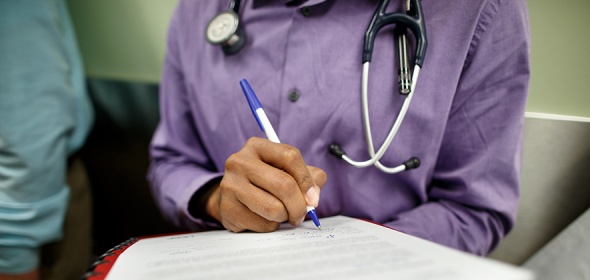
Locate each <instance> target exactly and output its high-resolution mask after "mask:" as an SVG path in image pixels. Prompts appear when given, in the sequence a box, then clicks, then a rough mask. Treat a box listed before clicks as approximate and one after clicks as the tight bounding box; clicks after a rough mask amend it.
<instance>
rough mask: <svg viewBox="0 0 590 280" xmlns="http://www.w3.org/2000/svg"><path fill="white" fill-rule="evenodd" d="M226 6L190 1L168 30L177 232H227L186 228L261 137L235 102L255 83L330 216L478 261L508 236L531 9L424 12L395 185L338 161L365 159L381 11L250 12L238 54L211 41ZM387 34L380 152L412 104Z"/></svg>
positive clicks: (453, 7) (155, 171) (158, 147)
mask: <svg viewBox="0 0 590 280" xmlns="http://www.w3.org/2000/svg"><path fill="white" fill-rule="evenodd" d="M229 2H230V1H229V0H227V1H211V0H202V1H198V0H185V1H183V0H181V1H180V2H179V4H178V8H177V10H176V12H175V13H174V16H173V18H172V20H171V23H170V28H169V33H168V40H167V48H168V49H167V55H166V60H165V64H164V69H163V74H162V80H161V93H160V94H161V96H160V100H161V104H160V110H161V121H160V124H159V126H158V128H157V131H156V132H155V134H154V137H153V140H152V145H151V149H150V153H151V156H152V165H151V167H150V171H149V180H150V181H151V185H152V191H153V194H154V196H155V198H156V200H157V202H158V204H159V206H160V208H161V210H162V212H163V214H164V216H165V217H166V218H167V219H169V220H170V221H172V222H173V223H174V224H176V225H177V226H181V227H185V228H188V229H192V230H203V229H209V228H215V227H217V228H219V225H217V224H212V223H209V222H206V221H203V220H202V219H200V218H199V217H193V216H191V215H190V214H189V212H188V203H189V201H190V199H191V198H193V194H194V193H195V192H196V191H197V190H198V189H199V188H200V187H202V186H203V185H205V184H206V183H207V182H209V181H210V180H212V179H214V178H219V177H220V176H222V175H223V171H224V164H225V160H226V159H227V158H228V156H230V155H231V154H233V153H235V152H237V151H238V150H240V149H241V148H242V146H243V145H244V143H245V142H246V140H247V139H248V138H250V137H252V136H258V137H264V133H263V132H262V131H261V130H260V128H259V127H258V124H257V123H256V121H255V119H254V117H253V116H252V113H251V112H250V108H249V107H248V104H247V102H246V99H245V98H244V96H243V94H242V91H241V89H240V85H239V80H240V79H242V78H247V79H248V81H249V82H250V84H251V85H252V88H253V89H254V91H255V92H256V94H257V95H258V98H259V99H260V101H261V103H262V105H263V106H264V108H265V110H266V114H267V115H268V117H269V119H270V121H271V123H272V124H273V126H274V128H275V130H276V131H277V134H278V135H279V137H280V138H281V141H282V142H283V143H286V144H290V145H293V146H295V147H297V148H299V149H300V150H301V153H302V154H303V158H304V159H305V161H306V163H307V164H308V165H314V166H318V167H320V168H322V169H323V170H325V171H326V173H327V174H328V181H327V183H326V184H325V186H324V188H323V189H322V192H321V199H320V203H319V207H317V213H318V215H319V216H320V217H326V216H332V215H339V214H340V215H346V216H351V217H358V218H364V219H369V220H372V221H375V222H378V223H382V224H385V225H387V226H390V227H393V228H395V229H398V230H399V231H402V232H406V233H408V234H411V235H415V236H418V237H422V238H425V239H428V240H432V241H434V242H438V243H441V244H444V245H447V246H451V247H455V248H458V249H461V250H464V251H468V252H472V253H476V254H480V255H483V254H487V253H488V252H489V251H490V250H491V249H492V248H494V247H495V246H496V245H497V243H498V242H499V241H500V240H501V238H502V237H503V236H504V235H505V234H506V233H507V232H508V231H509V230H510V229H511V228H512V226H513V224H514V220H515V212H516V209H517V204H518V195H519V175H520V161H521V159H520V157H521V148H522V135H523V123H524V107H525V103H526V97H527V92H528V82H529V76H530V72H529V41H530V40H529V37H530V36H529V25H528V14H527V8H526V1H525V0H510V1H508V0H449V1H434V0H424V1H422V6H423V10H424V16H425V21H426V31H427V35H428V39H429V45H428V51H427V53H426V57H425V60H424V65H423V68H422V70H421V72H420V78H419V80H418V83H417V88H416V91H415V95H414V98H413V100H412V104H411V105H410V108H409V110H408V113H407V115H406V117H405V119H404V122H403V124H402V125H401V128H400V130H399V133H398V135H397V136H396V138H395V139H394V141H393V143H392V146H391V147H390V148H389V149H388V151H387V153H386V154H385V156H384V157H383V158H382V159H381V162H382V163H383V164H384V165H386V166H395V165H398V164H400V163H401V162H403V161H404V160H406V159H408V158H410V157H412V156H417V157H419V158H420V159H421V162H422V165H421V166H420V167H419V168H418V169H414V170H411V171H407V172H403V173H399V174H394V175H391V174H385V173H383V172H381V171H379V170H378V169H377V168H375V167H372V166H371V167H368V168H355V167H353V166H350V165H348V164H347V163H346V162H344V161H343V160H341V159H339V158H336V157H335V156H333V155H332V154H330V153H329V150H328V147H329V146H330V144H332V143H338V144H340V145H341V146H342V147H343V148H344V149H345V150H346V152H347V155H349V156H350V157H351V158H352V159H355V160H366V159H368V152H367V148H366V147H367V144H366V140H365V138H364V134H363V126H362V117H361V107H360V94H361V68H362V64H361V58H362V44H363V38H364V37H363V36H364V32H365V31H366V28H367V26H368V23H369V21H370V20H371V17H372V15H373V13H374V11H375V8H376V7H375V1H362V0H358V1H330V0H327V1H321V0H308V1H302V2H303V4H296V5H294V6H293V5H286V4H285V3H286V1H277V0H275V1H272V0H266V1H264V0H252V1H242V7H241V12H240V20H241V24H242V26H243V28H244V29H245V32H246V34H247V40H248V41H247V43H246V46H245V47H244V48H243V49H242V50H241V51H240V52H239V53H237V54H235V55H231V56H228V55H224V53H223V52H222V50H221V47H219V46H214V45H211V44H210V43H208V42H207V40H206V39H205V29H206V26H207V24H208V22H209V21H210V20H211V19H212V18H213V17H214V16H215V15H217V14H218V13H219V12H221V11H225V10H227V8H228V5H229ZM300 2H301V1H300ZM401 2H402V1H395V0H394V1H392V3H391V4H390V10H394V9H398V8H399V7H401ZM390 31H391V28H385V29H383V30H382V31H381V32H380V33H379V35H378V36H377V38H376V41H375V49H374V53H373V60H372V63H371V69H370V70H371V71H370V81H369V109H370V117H371V120H372V123H371V124H372V127H371V128H372V131H373V139H374V141H375V145H376V146H377V147H379V146H380V145H381V143H382V141H383V139H385V136H386V134H387V133H388V131H389V129H390V127H391V125H392V124H393V122H394V120H395V118H396V116H397V114H398V112H399V109H400V107H401V105H402V103H403V99H404V97H403V96H401V95H400V94H398V86H397V62H396V54H395V48H394V47H395V46H394V45H395V42H394V39H393V35H392V32H390ZM409 37H410V38H411V37H412V36H409ZM411 41H412V42H410V44H409V45H410V48H412V49H413V46H414V44H413V40H411Z"/></svg>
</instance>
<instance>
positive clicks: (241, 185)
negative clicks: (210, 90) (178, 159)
mask: <svg viewBox="0 0 590 280" xmlns="http://www.w3.org/2000/svg"><path fill="white" fill-rule="evenodd" d="M245 101H246V100H245V99H244V104H245V103H246V102H245ZM244 106H246V105H244ZM267 120H268V119H267ZM242 121H250V122H254V119H253V118H252V117H249V118H248V119H245V120H242ZM269 124H270V123H269ZM273 131H274V130H273ZM254 133H255V131H253V132H252V134H254ZM275 137H276V134H275ZM273 140H276V141H275V142H273V141H269V140H267V139H263V138H258V137H252V138H250V139H249V140H248V141H247V142H246V143H245V144H244V146H243V147H242V149H240V151H238V152H236V153H234V154H232V155H230V156H229V157H228V158H227V160H226V163H225V171H224V175H223V178H222V180H221V182H219V183H218V184H217V185H214V186H213V187H212V188H211V189H210V191H209V193H207V194H205V196H204V197H206V198H207V200H206V202H205V203H206V209H205V211H206V212H207V214H208V215H209V216H211V217H213V218H215V219H216V220H218V221H219V222H221V223H222V225H223V226H224V227H225V228H226V229H228V230H230V231H234V232H240V231H245V230H251V231H256V232H269V231H274V230H276V229H278V227H279V226H280V224H281V223H283V222H287V221H288V222H289V223H290V224H291V225H294V226H298V225H300V224H301V223H302V222H303V220H304V218H305V216H306V213H307V212H308V207H306V206H308V205H309V206H317V205H318V202H319V192H320V188H321V187H322V186H323V185H324V183H325V182H326V173H325V172H324V171H323V170H321V169H320V168H317V167H313V166H309V165H306V164H305V162H304V160H303V157H302V156H301V153H300V152H299V150H298V149H297V148H295V147H293V146H290V145H287V144H281V143H278V137H276V139H273ZM318 225H319V224H318Z"/></svg>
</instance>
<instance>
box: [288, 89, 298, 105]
mask: <svg viewBox="0 0 590 280" xmlns="http://www.w3.org/2000/svg"><path fill="white" fill-rule="evenodd" d="M299 96H300V95H299V91H298V90H296V89H292V90H290V91H289V101H291V102H295V101H297V100H298V99H299Z"/></svg>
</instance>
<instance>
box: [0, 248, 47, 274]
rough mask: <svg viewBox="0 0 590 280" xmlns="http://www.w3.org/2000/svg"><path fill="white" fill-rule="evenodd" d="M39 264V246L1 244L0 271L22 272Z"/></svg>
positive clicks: (9, 272) (6, 272)
mask: <svg viewBox="0 0 590 280" xmlns="http://www.w3.org/2000/svg"><path fill="white" fill-rule="evenodd" d="M38 266H39V248H24V247H10V246H0V273H5V274H20V273H25V272H29V271H31V270H33V269H35V268H36V267H38Z"/></svg>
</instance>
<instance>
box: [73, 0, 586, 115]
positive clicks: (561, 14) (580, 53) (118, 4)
mask: <svg viewBox="0 0 590 280" xmlns="http://www.w3.org/2000/svg"><path fill="white" fill-rule="evenodd" d="M68 2H69V4H70V9H71V13H72V17H73V19H74V24H75V25H76V28H77V31H78V37H79V38H78V39H79V41H80V47H81V49H82V54H83V58H84V61H85V63H86V71H87V74H88V76H89V77H93V78H107V79H124V80H133V81H147V82H157V81H158V80H159V76H160V67H161V64H162V60H163V56H164V51H165V47H164V46H165V34H166V27H167V25H168V20H169V18H170V16H171V15H172V12H173V9H174V6H175V5H176V2H177V1H176V0H165V1H162V0H69V1H68ZM528 2H529V11H530V18H531V30H532V47H531V66H532V78H531V90H530V97H529V102H528V105H527V111H529V112H541V113H549V114H560V115H571V116H582V117H590V92H589V90H588V89H587V84H586V83H588V82H590V77H589V75H588V73H589V72H590V71H588V65H590V55H589V53H590V32H589V31H588V28H587V27H588V26H590V16H588V15H587V14H586V13H587V11H590V1H582V0H562V1H555V0H534V1H533V0H531V1H528Z"/></svg>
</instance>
